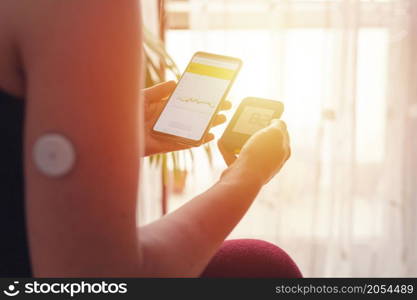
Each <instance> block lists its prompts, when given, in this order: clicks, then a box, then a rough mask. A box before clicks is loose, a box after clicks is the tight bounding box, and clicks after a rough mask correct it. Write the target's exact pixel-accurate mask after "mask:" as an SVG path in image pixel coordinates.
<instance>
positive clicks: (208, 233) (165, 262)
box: [139, 166, 262, 277]
mask: <svg viewBox="0 0 417 300" xmlns="http://www.w3.org/2000/svg"><path fill="white" fill-rule="evenodd" d="M261 186H262V184H261V181H260V180H256V179H255V178H251V174H250V172H247V171H245V170H244V169H243V168H239V167H238V166H234V167H233V168H230V169H229V170H227V171H226V172H225V173H224V174H223V176H222V178H221V179H220V180H219V182H217V183H216V184H215V185H214V186H213V187H211V188H210V189H209V190H207V191H206V192H205V193H203V194H201V195H199V196H198V197H196V198H194V199H192V200H191V201H189V202H188V203H186V204H185V205H183V206H182V207H180V208H179V209H177V210H176V211H174V212H172V213H170V214H168V215H166V216H164V217H163V218H161V219H159V220H158V221H155V222H154V223H151V224H149V225H146V226H144V227H142V228H140V234H139V237H140V244H141V249H142V254H143V265H142V270H141V273H143V274H144V276H150V277H157V276H158V277H159V276H166V277H178V276H179V277H194V276H199V275H200V273H201V272H202V271H203V270H204V268H205V266H206V265H207V263H208V262H209V260H210V258H211V257H212V256H213V255H214V253H215V252H216V250H217V249H218V247H219V246H220V244H221V243H222V242H223V241H224V239H225V238H226V237H227V235H228V234H229V233H230V232H231V231H232V229H233V228H234V227H235V226H236V225H237V223H238V222H239V221H240V219H241V218H242V217H243V216H244V214H245V213H246V211H247V210H248V208H249V207H250V205H251V204H252V202H253V200H254V199H255V197H256V195H257V194H258V192H259V190H260V188H261Z"/></svg>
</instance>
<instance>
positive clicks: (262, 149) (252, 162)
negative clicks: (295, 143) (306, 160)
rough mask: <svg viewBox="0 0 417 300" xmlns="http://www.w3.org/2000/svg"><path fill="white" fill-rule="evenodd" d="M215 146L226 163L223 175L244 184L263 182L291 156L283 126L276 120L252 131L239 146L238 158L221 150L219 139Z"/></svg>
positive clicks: (221, 143)
mask: <svg viewBox="0 0 417 300" xmlns="http://www.w3.org/2000/svg"><path fill="white" fill-rule="evenodd" d="M218 146H219V150H220V152H221V154H222V155H223V158H224V160H225V162H226V164H227V165H228V166H229V168H228V169H227V170H226V171H225V172H224V173H223V177H228V178H231V179H232V180H233V181H235V180H237V181H247V183H248V184H252V183H254V184H258V185H263V184H265V183H267V182H268V181H269V180H270V179H271V178H272V177H273V176H274V175H275V174H276V173H278V171H279V170H280V169H281V168H282V166H283V165H284V163H285V162H286V161H287V160H288V158H289V157H290V155H291V148H290V139H289V135H288V131H287V126H286V124H285V122H284V121H281V120H277V119H275V120H273V121H272V122H271V124H270V125H269V126H268V127H266V128H264V129H262V130H260V131H259V132H257V133H256V134H254V135H253V136H252V137H251V138H250V139H249V140H248V141H247V142H246V144H245V145H244V146H243V148H242V150H241V152H240V154H239V157H237V156H236V155H235V154H234V153H231V152H229V151H228V150H227V149H225V147H224V145H223V142H222V140H219V142H218ZM223 177H222V178H223Z"/></svg>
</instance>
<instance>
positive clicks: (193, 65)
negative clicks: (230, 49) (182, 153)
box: [153, 52, 241, 142]
mask: <svg viewBox="0 0 417 300" xmlns="http://www.w3.org/2000/svg"><path fill="white" fill-rule="evenodd" d="M240 66H241V62H240V60H238V59H235V58H231V57H225V56H218V55H212V54H208V53H201V52H199V53H197V54H196V55H194V56H193V58H192V59H191V62H190V63H189V65H188V67H187V68H186V70H185V72H184V74H183V76H182V78H181V79H180V81H179V82H178V85H177V87H176V89H175V90H174V92H173V93H172V95H171V96H170V98H169V99H168V102H167V105H166V106H165V108H164V109H163V111H162V112H161V115H160V116H159V118H158V120H157V121H156V123H155V125H154V127H153V130H154V131H155V132H157V133H160V134H165V135H168V136H171V137H177V138H181V139H183V141H187V140H188V141H190V142H198V141H200V140H201V139H203V137H204V135H205V133H206V131H207V129H208V126H209V124H210V122H211V120H212V118H213V117H214V115H215V113H216V111H217V109H218V107H219V105H220V103H221V101H222V100H223V99H224V97H225V96H226V94H227V92H228V90H229V89H230V86H231V84H232V82H233V80H234V78H235V77H236V75H237V73H238V71H239V69H240Z"/></svg>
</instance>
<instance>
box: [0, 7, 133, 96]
mask: <svg viewBox="0 0 417 300" xmlns="http://www.w3.org/2000/svg"><path fill="white" fill-rule="evenodd" d="M138 10H139V4H138V1H137V0H125V1H114V0H89V1H85V0H72V1H56V0H36V1H32V0H19V1H16V0H2V1H0V89H3V90H6V91H8V92H9V93H11V94H14V95H16V96H23V95H24V94H25V91H24V79H25V78H23V74H25V75H27V73H28V71H30V70H28V69H30V68H34V65H35V64H34V63H33V62H34V61H38V62H43V61H44V55H46V53H48V52H50V51H59V49H57V47H60V45H65V46H67V43H65V40H66V39H68V38H73V41H74V42H76V43H78V44H79V45H80V46H86V45H85V44H86V43H88V41H89V39H94V35H92V33H93V32H95V33H97V36H99V33H100V32H101V31H103V32H105V31H107V32H108V30H109V28H108V27H113V28H114V29H117V28H118V26H120V25H119V24H117V23H120V20H123V21H124V22H126V23H128V22H130V25H131V26H130V27H134V26H136V25H137V26H139V24H138V22H139V19H138ZM104 19H105V20H104ZM111 19H114V20H118V21H117V23H116V24H114V23H112V22H111ZM104 21H106V22H104ZM122 26H123V25H122ZM87 35H89V37H87ZM121 35H123V34H121ZM83 43H84V45H83ZM76 48H77V47H76ZM78 48H80V47H78ZM65 51H67V50H64V51H63V52H65Z"/></svg>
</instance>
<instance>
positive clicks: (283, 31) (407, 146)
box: [167, 0, 417, 277]
mask: <svg viewBox="0 0 417 300" xmlns="http://www.w3.org/2000/svg"><path fill="white" fill-rule="evenodd" d="M167 4H168V5H167V7H168V14H169V15H171V21H172V20H175V14H178V15H180V14H181V13H188V19H187V20H186V22H187V25H186V26H185V27H182V28H175V26H172V28H171V29H170V30H168V32H167V47H168V50H169V51H170V53H171V54H172V56H173V57H174V59H175V60H176V61H177V62H178V64H179V66H180V68H184V67H185V64H186V62H187V61H188V60H189V58H190V56H191V55H192V53H193V52H195V51H199V50H201V51H210V52H216V53H224V54H229V55H232V56H238V57H240V58H242V59H243V61H244V66H243V69H242V72H241V74H240V75H239V79H238V81H237V82H236V84H235V86H234V88H233V90H232V92H231V95H230V98H231V100H232V101H233V103H234V104H235V105H234V106H235V107H236V106H237V104H238V103H239V101H240V100H241V99H242V98H244V97H246V96H249V95H250V96H260V97H266V98H272V99H278V100H281V101H282V102H284V104H285V107H286V110H285V113H284V115H283V119H285V121H286V122H287V123H288V128H289V130H290V134H291V139H292V148H293V152H292V153H293V154H292V157H291V159H290V160H289V161H288V163H287V164H286V166H285V167H284V169H283V170H282V171H281V172H280V174H279V175H278V176H276V178H274V179H273V180H272V181H271V182H270V183H269V184H268V185H267V186H266V187H265V188H264V190H263V191H262V192H261V193H260V195H259V196H258V198H257V199H256V201H255V203H254V204H253V206H252V207H251V210H250V211H249V213H248V214H247V215H246V216H245V218H244V219H243V220H242V222H241V223H240V224H239V225H238V226H237V228H236V229H235V230H234V231H233V232H232V234H231V235H230V237H229V238H238V237H239V238H240V237H249V238H261V239H265V240H268V241H270V242H273V243H275V244H277V245H279V246H280V247H282V248H283V249H285V250H286V251H287V252H288V253H289V254H290V255H291V256H292V257H293V258H294V259H295V260H296V261H297V263H298V264H299V266H300V268H301V270H302V271H303V273H304V275H305V276H314V277H321V276H377V277H378V276H417V222H416V220H415V217H416V213H417V180H416V172H417V171H416V170H417V158H416V153H417V152H416V150H417V138H416V134H415V132H416V130H417V95H416V94H417V90H416V83H417V82H416V80H417V79H416V78H417V77H416V76H417V69H416V66H417V64H416V62H417V60H416V57H415V56H416V54H415V53H417V52H416V50H417V49H416V41H415V39H416V37H417V14H416V12H417V10H416V9H417V1H414V0H391V1H390V0H379V1H377V0H374V1H360V0H339V1H337V0H333V1H331V0H329V1H325V0H322V1H319V0H311V1H307V0H305V1H298V0H263V1H249V0H211V1H206V0H190V1H174V0H171V1H167ZM230 115H231V113H229V116H230ZM223 129H224V127H223V128H220V129H217V130H216V131H215V133H217V135H219V134H221V132H222V130H223ZM196 155H197V157H198V158H200V159H197V160H196V165H195V166H194V170H198V172H195V176H193V178H191V179H190V180H189V184H188V187H187V189H186V191H185V193H184V194H182V195H179V196H178V195H177V196H173V197H172V199H171V209H175V208H176V207H178V206H179V205H181V204H182V203H184V202H185V201H188V200H189V199H190V198H191V197H192V196H193V195H195V194H197V193H199V192H202V191H203V190H204V189H205V188H206V187H208V186H210V185H211V184H212V183H213V182H214V181H215V180H216V179H217V178H218V175H219V173H220V172H221V170H222V169H224V167H225V166H224V163H223V162H222V161H221V159H220V156H219V155H218V153H216V158H215V160H214V167H213V168H212V169H211V171H204V170H210V169H209V168H207V163H206V160H205V159H204V155H203V154H202V153H199V152H198V150H197V153H196Z"/></svg>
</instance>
